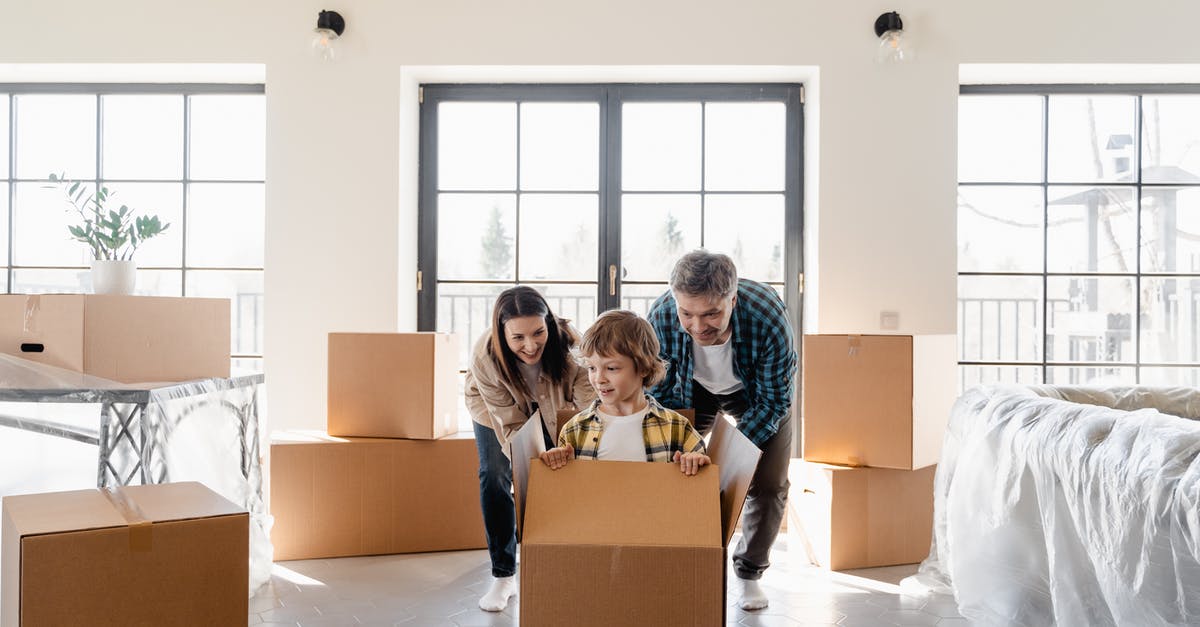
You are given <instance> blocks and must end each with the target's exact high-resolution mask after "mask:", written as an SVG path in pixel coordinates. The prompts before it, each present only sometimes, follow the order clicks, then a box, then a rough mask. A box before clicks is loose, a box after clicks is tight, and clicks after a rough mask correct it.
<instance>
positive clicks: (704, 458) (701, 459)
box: [673, 451, 712, 476]
mask: <svg viewBox="0 0 1200 627" xmlns="http://www.w3.org/2000/svg"><path fill="white" fill-rule="evenodd" d="M673 461H676V462H679V472H682V473H683V474H685V475H688V476H691V475H694V474H696V473H697V472H699V471H700V467H701V466H707V465H709V464H711V463H712V460H711V459H709V457H708V455H705V454H704V453H682V452H680V451H675V459H674V460H673Z"/></svg>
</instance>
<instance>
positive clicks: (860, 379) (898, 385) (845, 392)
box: [801, 335, 958, 470]
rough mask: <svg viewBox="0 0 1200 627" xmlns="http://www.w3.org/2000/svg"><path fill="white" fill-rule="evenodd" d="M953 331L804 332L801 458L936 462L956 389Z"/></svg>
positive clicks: (881, 463)
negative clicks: (903, 332)
mask: <svg viewBox="0 0 1200 627" xmlns="http://www.w3.org/2000/svg"><path fill="white" fill-rule="evenodd" d="M955 351H956V344H955V336H954V335H916V336H913V335H806V336H804V366H803V368H802V369H801V373H802V376H803V397H804V400H803V410H802V411H803V413H802V416H803V419H804V454H803V457H804V459H807V460H809V461H815V462H825V463H829V464H840V465H846V466H871V467H874V468H895V469H902V470H913V469H916V468H923V467H925V466H928V465H930V464H936V463H937V461H938V459H939V458H940V457H941V453H942V437H943V436H944V434H945V431H946V423H947V421H948V420H949V418H950V408H951V406H952V405H953V404H954V398H955V396H956V395H957V390H958V370H957V368H958V366H957V363H958V362H957V353H956V352H955Z"/></svg>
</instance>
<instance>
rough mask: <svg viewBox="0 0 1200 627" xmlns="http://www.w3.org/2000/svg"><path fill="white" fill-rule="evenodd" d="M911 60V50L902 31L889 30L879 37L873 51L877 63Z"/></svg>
mask: <svg viewBox="0 0 1200 627" xmlns="http://www.w3.org/2000/svg"><path fill="white" fill-rule="evenodd" d="M911 58H912V49H911V47H910V46H909V44H908V39H907V38H906V37H905V36H904V31H902V30H889V31H886V32H885V33H883V34H882V35H880V36H879V47H878V48H876V49H875V61H876V62H877V63H900V62H902V61H907V60H909V59H911Z"/></svg>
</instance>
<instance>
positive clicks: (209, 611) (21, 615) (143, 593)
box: [0, 483, 250, 627]
mask: <svg viewBox="0 0 1200 627" xmlns="http://www.w3.org/2000/svg"><path fill="white" fill-rule="evenodd" d="M3 509H4V514H3V543H4V547H3V565H2V569H0V588H2V590H3V598H2V599H0V606H2V608H3V610H2V611H3V613H2V614H0V624H2V625H3V627H17V626H18V625H20V626H23V627H38V626H42V625H89V626H97V627H99V626H110V625H111V626H113V627H125V626H127V625H196V626H197V627H200V626H205V627H207V626H209V625H239V624H245V622H246V615H247V613H248V607H247V606H248V597H249V595H248V594H247V592H246V591H247V589H248V587H249V564H250V561H249V542H250V531H249V527H248V525H249V518H248V515H247V513H246V512H245V510H242V509H240V508H238V507H237V506H236V505H234V504H233V503H230V502H229V501H227V500H225V499H223V498H221V497H220V496H219V495H217V494H216V493H214V492H213V491H211V490H209V489H208V488H206V487H204V486H203V485H201V484H199V483H166V484H158V485H144V486H130V487H126V488H118V489H115V490H111V491H100V490H80V491H75V492H53V493H47V494H29V495H22V496H6V497H4V505H3Z"/></svg>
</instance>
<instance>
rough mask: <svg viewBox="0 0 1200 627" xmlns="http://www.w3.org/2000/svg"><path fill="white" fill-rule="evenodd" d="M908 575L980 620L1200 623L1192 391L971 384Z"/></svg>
mask: <svg viewBox="0 0 1200 627" xmlns="http://www.w3.org/2000/svg"><path fill="white" fill-rule="evenodd" d="M934 490H935V499H934V536H933V547H932V550H931V552H930V555H929V557H928V558H927V559H926V560H925V562H924V563H923V564H922V565H921V569H920V571H919V574H918V575H916V576H915V577H913V578H910V580H909V581H906V582H905V585H913V584H917V585H921V586H924V587H926V588H929V589H933V590H940V591H946V590H947V589H948V590H949V591H952V592H953V593H954V595H955V598H956V600H957V602H958V605H959V610H960V611H961V612H962V614H963V616H965V617H967V618H968V619H971V620H972V621H974V622H976V623H979V624H984V625H1031V626H1033V625H1036V626H1043V625H1053V624H1058V625H1089V626H1101V625H1196V624H1200V389H1194V388H1142V387H1136V388H1135V387H1129V388H1107V389H1086V388H1064V387H1052V386H1033V387H1026V388H1017V387H1005V388H976V389H972V390H969V391H968V392H967V393H966V394H964V395H963V396H962V397H961V398H959V399H958V401H957V403H956V404H955V406H954V409H953V410H952V413H951V417H950V423H949V426H948V427H947V433H946V439H945V445H944V448H943V451H942V460H941V463H940V464H939V467H938V471H937V477H936V480H935V487H934Z"/></svg>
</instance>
